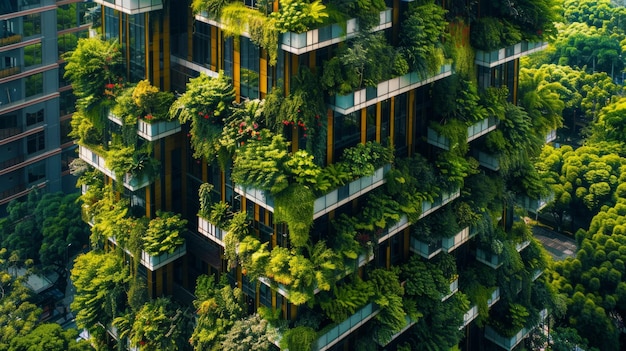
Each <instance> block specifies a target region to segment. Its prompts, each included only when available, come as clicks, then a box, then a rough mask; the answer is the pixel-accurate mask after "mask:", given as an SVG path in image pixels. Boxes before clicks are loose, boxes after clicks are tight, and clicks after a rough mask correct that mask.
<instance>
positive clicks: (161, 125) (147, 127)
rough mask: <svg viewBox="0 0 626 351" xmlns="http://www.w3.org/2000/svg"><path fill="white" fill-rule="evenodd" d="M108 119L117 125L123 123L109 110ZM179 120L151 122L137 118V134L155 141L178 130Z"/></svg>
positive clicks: (179, 128)
mask: <svg viewBox="0 0 626 351" xmlns="http://www.w3.org/2000/svg"><path fill="white" fill-rule="evenodd" d="M109 120H110V121H112V122H114V123H115V124H118V125H120V126H121V125H124V124H123V123H122V120H121V119H119V118H118V117H117V116H116V115H114V114H113V113H111V112H110V111H109ZM180 130H181V127H180V122H179V121H177V120H173V121H154V122H151V123H148V122H146V121H145V120H143V119H139V120H137V135H139V136H140V137H142V138H144V139H146V140H148V141H156V140H159V139H161V138H165V137H166V136H170V135H173V134H176V133H178V132H180Z"/></svg>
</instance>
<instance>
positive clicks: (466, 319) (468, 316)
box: [459, 287, 500, 329]
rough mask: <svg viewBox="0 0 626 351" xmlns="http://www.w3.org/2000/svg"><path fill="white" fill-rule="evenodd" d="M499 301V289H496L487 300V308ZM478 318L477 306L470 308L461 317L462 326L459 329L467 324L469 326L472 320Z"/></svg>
mask: <svg viewBox="0 0 626 351" xmlns="http://www.w3.org/2000/svg"><path fill="white" fill-rule="evenodd" d="M499 300H500V287H497V288H496V289H495V290H494V291H493V292H492V293H491V297H490V298H489V300H487V306H488V307H491V306H493V304H494V303H496V302H498V301H499ZM476 317H478V306H476V305H474V306H472V307H471V308H470V309H469V310H468V311H467V312H465V315H463V325H462V326H460V327H459V329H463V328H464V327H466V326H467V325H468V324H470V323H471V322H472V321H473V320H474V319H476Z"/></svg>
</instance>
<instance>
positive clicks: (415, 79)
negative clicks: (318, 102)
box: [329, 65, 452, 115]
mask: <svg viewBox="0 0 626 351" xmlns="http://www.w3.org/2000/svg"><path fill="white" fill-rule="evenodd" d="M451 74H452V66H451V65H443V66H441V68H440V70H439V72H438V73H437V74H435V75H433V76H427V77H421V76H420V74H418V73H417V72H411V73H407V74H405V75H403V76H401V77H396V78H392V79H389V80H386V81H384V82H381V83H379V84H378V85H377V86H375V87H367V88H364V89H360V90H357V91H354V92H352V93H350V94H348V95H335V96H333V97H331V99H332V101H331V102H330V104H329V107H330V108H331V109H332V110H334V111H336V112H339V113H341V114H344V115H346V114H349V113H352V112H354V111H358V110H360V109H362V108H365V107H367V106H371V105H374V104H376V103H378V102H380V101H383V100H386V99H389V98H391V97H393V96H397V95H400V94H402V93H404V92H407V91H409V90H413V89H415V88H418V87H421V86H423V85H426V84H428V83H431V82H434V81H436V80H439V79H442V78H445V77H447V76H449V75H451Z"/></svg>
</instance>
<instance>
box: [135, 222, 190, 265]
mask: <svg viewBox="0 0 626 351" xmlns="http://www.w3.org/2000/svg"><path fill="white" fill-rule="evenodd" d="M156 215H157V216H156V217H155V218H154V219H152V220H151V221H150V224H149V225H148V230H147V231H146V235H145V236H144V244H143V249H144V251H146V252H147V253H148V254H150V255H153V256H154V255H159V254H162V253H166V252H167V253H173V252H174V250H176V249H177V248H178V247H179V246H180V245H182V244H183V243H184V242H185V239H184V238H183V237H182V232H183V231H184V230H185V227H186V225H187V220H186V219H182V218H181V217H180V214H174V213H171V212H163V211H157V213H156Z"/></svg>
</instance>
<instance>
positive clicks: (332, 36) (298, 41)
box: [280, 8, 392, 55]
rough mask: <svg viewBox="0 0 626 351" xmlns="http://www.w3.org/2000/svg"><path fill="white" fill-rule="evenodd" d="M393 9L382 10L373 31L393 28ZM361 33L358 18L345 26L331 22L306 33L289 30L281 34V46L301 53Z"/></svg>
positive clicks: (349, 21)
mask: <svg viewBox="0 0 626 351" xmlns="http://www.w3.org/2000/svg"><path fill="white" fill-rule="evenodd" d="M391 21H392V16H391V9H390V8H388V9H386V10H384V11H381V12H380V21H379V23H378V25H377V26H376V27H374V28H372V29H371V30H370V31H371V32H377V31H381V30H384V29H387V28H391ZM358 33H359V23H358V21H357V19H356V18H352V19H349V20H348V21H346V26H345V28H343V27H342V26H341V25H339V24H331V25H328V26H325V27H322V28H318V29H312V30H309V31H307V32H304V33H293V32H287V33H284V34H282V35H281V42H280V48H281V49H283V50H285V51H287V52H290V53H292V54H296V55H301V54H304V53H307V52H309V51H313V50H317V49H321V48H323V47H326V46H329V45H333V44H336V43H339V42H342V41H344V40H346V39H348V38H352V37H354V36H355V35H357V34H358Z"/></svg>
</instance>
